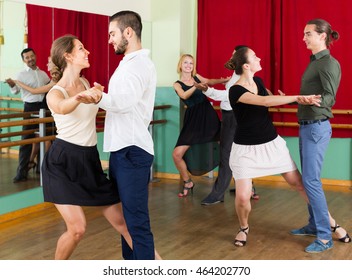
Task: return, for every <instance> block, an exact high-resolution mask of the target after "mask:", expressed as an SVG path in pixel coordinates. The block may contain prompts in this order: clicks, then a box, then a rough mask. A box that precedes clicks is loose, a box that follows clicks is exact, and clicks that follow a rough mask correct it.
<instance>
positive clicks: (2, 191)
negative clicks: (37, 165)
mask: <svg viewBox="0 0 352 280" xmlns="http://www.w3.org/2000/svg"><path fill="white" fill-rule="evenodd" d="M17 165H18V155H11V154H9V153H1V152H0V166H1V168H0V196H4V195H10V194H14V193H17V192H20V191H24V190H28V189H32V188H36V187H38V186H39V185H40V175H39V174H37V173H36V172H34V171H33V169H31V170H30V172H29V173H28V180H27V181H25V182H18V183H15V184H14V183H13V182H12V180H13V178H14V177H15V176H16V169H17Z"/></svg>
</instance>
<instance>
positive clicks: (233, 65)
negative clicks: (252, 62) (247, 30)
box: [225, 46, 249, 75]
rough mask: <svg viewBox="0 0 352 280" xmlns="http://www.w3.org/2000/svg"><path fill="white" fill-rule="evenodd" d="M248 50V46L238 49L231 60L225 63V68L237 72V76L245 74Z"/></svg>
mask: <svg viewBox="0 0 352 280" xmlns="http://www.w3.org/2000/svg"><path fill="white" fill-rule="evenodd" d="M248 50H249V48H248V47H247V46H242V47H240V48H238V50H236V52H235V53H234V54H233V55H232V57H231V59H230V60H229V61H228V62H226V63H225V67H226V68H227V69H230V70H235V72H236V74H237V75H241V74H242V73H243V69H242V66H243V65H244V64H245V63H247V62H248Z"/></svg>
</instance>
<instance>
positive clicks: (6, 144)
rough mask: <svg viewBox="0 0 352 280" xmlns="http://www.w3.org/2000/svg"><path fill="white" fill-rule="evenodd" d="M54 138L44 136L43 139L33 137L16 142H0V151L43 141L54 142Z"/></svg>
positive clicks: (52, 136)
mask: <svg viewBox="0 0 352 280" xmlns="http://www.w3.org/2000/svg"><path fill="white" fill-rule="evenodd" d="M55 138H56V136H55V135H49V136H44V137H34V138H29V139H24V140H18V141H6V142H0V149H2V148H8V147H13V146H22V145H27V144H33V143H40V142H45V141H50V140H54V139H55Z"/></svg>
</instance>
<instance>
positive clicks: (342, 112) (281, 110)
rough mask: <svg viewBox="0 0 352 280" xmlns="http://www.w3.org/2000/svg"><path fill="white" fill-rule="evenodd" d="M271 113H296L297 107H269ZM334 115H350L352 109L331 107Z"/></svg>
mask: <svg viewBox="0 0 352 280" xmlns="http://www.w3.org/2000/svg"><path fill="white" fill-rule="evenodd" d="M269 112H272V113H297V108H276V107H275V108H269ZM331 112H332V113H333V114H334V115H352V110H341V109H332V111H331Z"/></svg>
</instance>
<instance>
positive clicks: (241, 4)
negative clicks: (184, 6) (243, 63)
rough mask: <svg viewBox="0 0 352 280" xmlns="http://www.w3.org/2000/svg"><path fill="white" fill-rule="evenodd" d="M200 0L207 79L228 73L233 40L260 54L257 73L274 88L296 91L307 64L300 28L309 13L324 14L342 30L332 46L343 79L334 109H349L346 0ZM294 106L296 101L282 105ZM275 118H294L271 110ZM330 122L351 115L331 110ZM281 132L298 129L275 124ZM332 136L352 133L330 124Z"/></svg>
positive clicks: (201, 68) (351, 69)
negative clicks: (228, 61) (227, 67)
mask: <svg viewBox="0 0 352 280" xmlns="http://www.w3.org/2000/svg"><path fill="white" fill-rule="evenodd" d="M331 3H332V2H331V1H330V0H311V1H306V0H248V1H240V0H217V1H213V0H199V1H198V48H197V70H198V72H199V73H200V74H201V75H203V76H205V77H208V78H215V77H219V76H228V75H231V72H230V71H228V70H226V69H225V68H224V67H223V65H224V63H225V62H226V61H227V60H228V59H229V58H230V56H231V54H232V51H233V48H234V47H235V46H236V45H249V46H250V47H251V48H253V50H254V51H255V52H256V54H257V56H258V57H260V58H261V59H262V60H261V64H262V67H263V70H262V71H261V72H258V73H257V75H258V76H260V77H262V78H263V79H264V81H265V84H266V87H267V88H269V89H271V90H272V91H273V92H274V93H277V90H278V89H281V90H283V91H285V92H286V93H287V94H297V93H298V92H299V87H300V79H301V76H302V74H303V71H304V69H305V68H306V66H307V64H308V63H309V56H310V54H311V53H310V51H309V50H307V49H306V47H305V44H304V42H303V41H302V39H303V29H304V26H305V24H306V22H307V21H308V20H310V19H313V18H317V17H320V18H323V19H326V20H327V21H328V22H330V24H331V25H332V28H333V29H334V30H337V31H338V32H339V33H340V36H341V38H340V40H338V41H337V42H336V43H335V44H334V45H333V47H332V49H331V53H332V55H333V56H334V57H335V58H336V59H337V60H339V62H340V64H341V69H342V80H341V84H340V88H339V90H338V93H337V102H336V104H335V106H334V109H346V110H350V109H352V99H351V98H349V87H348V85H349V83H348V79H347V77H350V76H351V74H352V66H351V63H350V61H352V58H351V56H352V54H351V52H350V51H349V49H348V48H349V46H351V45H352V42H351V41H352V38H351V36H350V35H349V33H350V32H349V31H350V27H351V26H352V18H351V17H350V15H349V14H350V12H349V11H350V5H349V2H348V1H347V0H336V1H334V4H333V5H331ZM284 107H290V108H295V106H288V105H286V106H284ZM273 119H274V121H286V122H295V121H297V118H296V115H295V114H291V113H286V114H282V113H277V114H273ZM331 123H345V124H351V123H352V120H351V116H347V115H345V116H341V115H335V118H334V119H332V121H331ZM278 131H279V133H280V134H281V135H286V136H297V135H298V130H297V128H278ZM333 136H334V137H352V131H351V130H343V129H334V130H333Z"/></svg>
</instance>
